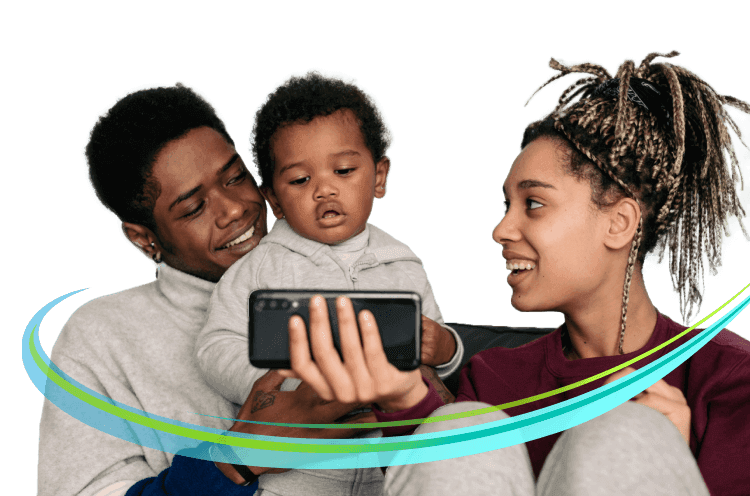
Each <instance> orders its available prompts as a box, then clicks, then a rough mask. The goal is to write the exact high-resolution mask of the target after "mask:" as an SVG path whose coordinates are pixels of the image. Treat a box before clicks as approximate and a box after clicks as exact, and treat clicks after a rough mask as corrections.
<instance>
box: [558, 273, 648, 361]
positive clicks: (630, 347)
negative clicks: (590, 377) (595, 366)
mask: <svg viewBox="0 0 750 496" xmlns="http://www.w3.org/2000/svg"><path fill="white" fill-rule="evenodd" d="M623 281H624V277H623V278H622V279H620V282H619V287H608V288H605V289H603V290H602V289H600V290H599V291H597V293H596V295H595V296H594V297H593V298H591V299H589V301H587V302H586V304H585V305H583V306H582V307H581V308H577V309H574V310H573V311H570V312H565V325H566V327H567V329H568V335H569V337H570V343H571V345H572V348H573V352H572V353H571V355H572V357H573V358H595V357H603V356H614V355H618V354H619V343H620V329H621V316H622V284H623ZM615 286H616V285H615ZM656 315H657V312H656V307H654V304H653V303H652V302H651V299H650V298H649V296H648V293H647V292H646V286H645V285H644V283H643V273H642V272H641V266H640V264H638V265H637V266H636V268H635V270H634V271H633V278H632V280H631V283H630V299H629V301H628V309H627V321H626V322H627V325H626V327H625V339H624V341H623V345H622V349H623V353H630V352H632V351H636V350H638V349H640V348H642V347H643V346H645V345H646V343H648V340H649V338H651V333H653V331H654V326H655V325H656Z"/></svg>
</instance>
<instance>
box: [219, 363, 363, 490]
mask: <svg viewBox="0 0 750 496" xmlns="http://www.w3.org/2000/svg"><path fill="white" fill-rule="evenodd" d="M282 382H284V377H282V376H281V375H280V374H279V373H278V372H277V371H275V370H271V371H269V372H267V373H266V375H264V376H263V377H261V378H260V379H258V380H257V381H256V382H255V384H254V385H253V389H252V391H250V395H249V396H248V398H247V401H245V404H244V405H242V408H240V411H239V413H238V415H237V418H238V419H239V420H240V422H235V423H234V425H233V426H232V428H231V429H229V430H230V431H233V432H242V433H246V434H256V435H264V436H284V437H299V438H310V439H343V438H348V437H352V436H354V435H356V434H360V433H362V432H365V430H363V429H353V428H352V429H310V428H301V427H281V426H272V425H261V424H251V423H248V422H241V421H242V420H254V421H261V422H285V423H294V424H331V423H333V422H334V421H335V420H336V419H338V418H340V417H341V416H343V415H345V414H347V413H349V412H351V411H352V410H356V409H359V408H362V407H363V406H365V405H361V404H344V403H339V402H338V401H327V400H324V399H323V398H321V397H320V396H318V395H317V394H316V393H315V391H313V390H312V388H311V387H310V386H309V385H308V384H306V383H304V382H303V383H302V384H300V385H299V387H298V388H297V389H296V390H295V391H280V390H279V388H280V387H281V383H282ZM364 422H377V420H376V419H375V414H373V413H372V412H367V413H362V414H360V415H356V416H354V417H352V418H349V419H347V420H346V423H364ZM216 466H217V467H218V468H219V470H221V471H222V472H223V473H224V475H226V476H227V477H229V478H230V479H231V480H233V481H234V482H236V483H242V482H243V481H242V477H241V476H240V475H239V474H238V473H237V472H236V471H235V470H234V468H233V467H232V465H230V464H227V463H216ZM250 470H252V471H253V473H255V474H278V473H281V472H286V471H287V470H289V469H286V468H262V467H250Z"/></svg>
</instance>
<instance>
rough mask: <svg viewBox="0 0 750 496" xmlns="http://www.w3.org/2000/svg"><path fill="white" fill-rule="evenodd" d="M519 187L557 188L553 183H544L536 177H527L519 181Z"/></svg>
mask: <svg viewBox="0 0 750 496" xmlns="http://www.w3.org/2000/svg"><path fill="white" fill-rule="evenodd" d="M518 188H519V189H529V188H550V189H557V188H555V187H554V186H552V185H551V184H548V183H544V182H542V181H537V180H536V179H526V180H524V181H521V182H520V183H518Z"/></svg>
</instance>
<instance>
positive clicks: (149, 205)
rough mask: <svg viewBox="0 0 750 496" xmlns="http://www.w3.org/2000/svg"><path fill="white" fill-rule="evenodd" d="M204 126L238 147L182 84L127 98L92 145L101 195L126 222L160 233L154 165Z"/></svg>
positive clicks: (105, 119) (99, 127) (95, 132)
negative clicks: (180, 140) (176, 143)
mask: <svg viewBox="0 0 750 496" xmlns="http://www.w3.org/2000/svg"><path fill="white" fill-rule="evenodd" d="M203 126H206V127H210V128H211V129H213V130H215V131H216V132H218V133H219V134H221V135H222V136H223V137H224V139H226V140H227V142H228V143H230V144H231V145H232V146H234V142H233V141H232V138H230V137H229V134H228V133H227V130H226V128H225V127H224V123H223V122H222V121H221V119H219V117H218V116H217V115H216V111H215V110H214V108H213V107H212V106H211V105H210V104H209V103H208V102H206V101H205V100H204V99H203V98H202V97H201V96H199V95H198V94H197V93H195V92H194V91H193V90H191V89H190V88H188V87H185V86H183V85H181V84H180V83H177V84H176V85H175V86H170V87H160V88H151V89H146V90H141V91H136V92H135V93H131V94H129V95H128V96H126V97H125V98H123V99H121V100H120V101H118V102H117V103H116V104H115V105H114V106H113V107H112V108H111V109H109V112H107V113H106V114H105V115H103V116H102V117H100V118H99V121H98V122H97V123H96V125H95V126H94V128H93V129H92V130H91V138H90V139H89V143H88V145H87V146H86V158H87V159H88V163H89V177H90V179H91V184H92V185H93V186H94V190H95V191H96V196H98V197H99V200H101V202H102V203H103V204H104V205H105V206H106V207H107V208H108V209H110V210H111V211H112V212H114V213H115V214H116V215H117V217H119V218H120V220H121V221H123V222H133V223H136V224H141V225H144V226H146V227H148V228H149V229H151V230H152V231H154V233H156V231H157V229H156V223H155V221H154V205H155V204H156V199H157V198H158V197H159V194H160V187H159V184H158V182H157V181H156V180H154V179H153V177H152V169H153V165H154V160H155V159H156V156H157V154H158V153H159V152H160V151H161V150H162V149H163V148H164V146H165V145H166V144H167V143H169V142H170V141H173V140H175V139H178V138H180V137H182V136H184V135H185V134H186V133H187V132H188V131H190V130H192V129H195V128H198V127H203Z"/></svg>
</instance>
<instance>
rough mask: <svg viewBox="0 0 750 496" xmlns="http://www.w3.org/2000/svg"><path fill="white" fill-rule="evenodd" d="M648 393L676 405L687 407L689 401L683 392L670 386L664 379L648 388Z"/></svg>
mask: <svg viewBox="0 0 750 496" xmlns="http://www.w3.org/2000/svg"><path fill="white" fill-rule="evenodd" d="M646 392H647V393H649V394H658V395H660V396H664V397H665V398H668V399H670V400H671V401H674V402H676V403H679V404H682V405H687V400H686V399H685V395H684V394H683V393H682V391H681V390H679V389H677V388H676V387H673V386H670V385H669V384H667V382H666V381H665V380H664V379H659V380H658V381H656V382H655V383H654V384H653V385H651V386H649V387H648V388H646Z"/></svg>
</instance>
